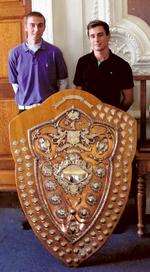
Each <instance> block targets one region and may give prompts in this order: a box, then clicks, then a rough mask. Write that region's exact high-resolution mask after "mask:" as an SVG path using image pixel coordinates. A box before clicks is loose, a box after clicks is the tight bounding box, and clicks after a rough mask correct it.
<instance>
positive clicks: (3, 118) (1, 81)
mask: <svg viewBox="0 0 150 272" xmlns="http://www.w3.org/2000/svg"><path fill="white" fill-rule="evenodd" d="M30 10H31V1H29V0H27V1H26V0H25V1H19V0H18V1H14V0H13V1H12V0H8V1H3V0H0V37H1V39H0V67H1V68H0V190H14V189H15V188H16V187H15V179H14V162H13V159H12V156H11V152H10V146H9V133H8V125H9V122H10V120H11V119H12V118H13V117H14V116H16V114H17V112H18V110H17V108H16V105H15V102H14V93H13V90H12V87H11V85H10V84H9V83H8V75H7V62H8V54H9V50H10V49H11V48H13V47H15V46H16V45H18V44H20V43H21V42H22V40H23V37H24V27H23V16H24V15H25V14H26V13H28V12H29V11H30Z"/></svg>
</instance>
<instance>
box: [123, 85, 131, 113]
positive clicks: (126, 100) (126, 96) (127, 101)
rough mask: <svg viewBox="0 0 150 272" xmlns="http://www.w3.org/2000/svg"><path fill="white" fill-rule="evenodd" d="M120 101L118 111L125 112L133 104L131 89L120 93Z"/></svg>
mask: <svg viewBox="0 0 150 272" xmlns="http://www.w3.org/2000/svg"><path fill="white" fill-rule="evenodd" d="M122 95H123V98H122V101H121V104H120V109H121V110H123V111H127V110H128V109H129V108H130V106H131V105H132V104H133V101H134V100H133V88H131V89H126V90H123V91H122Z"/></svg>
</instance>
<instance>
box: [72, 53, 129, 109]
mask: <svg viewBox="0 0 150 272" xmlns="http://www.w3.org/2000/svg"><path fill="white" fill-rule="evenodd" d="M73 83H74V84H75V85H76V86H81V87H82V89H83V90H85V91H88V92H90V93H92V94H94V95H95V96H96V97H98V98H99V99H100V100H101V101H102V102H104V103H107V104H110V105H113V106H116V107H119V105H120V99H121V92H122V90H124V89H130V88H133V86H134V83H133V75H132V70H131V67H130V65H129V64H128V62H126V61H125V60H123V59H122V58H120V57H119V56H117V55H115V54H113V53H112V52H111V51H110V55H109V58H108V59H107V60H104V61H102V62H101V63H100V65H98V62H97V59H96V57H95V56H94V53H93V52H92V53H89V54H87V55H85V56H83V57H81V58H80V59H79V60H78V63H77V67H76V72H75V77H74V81H73Z"/></svg>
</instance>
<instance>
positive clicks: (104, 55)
mask: <svg viewBox="0 0 150 272" xmlns="http://www.w3.org/2000/svg"><path fill="white" fill-rule="evenodd" d="M109 54H110V51H109V49H107V50H103V51H94V56H95V57H96V59H97V60H98V61H104V60H107V59H108V58H109Z"/></svg>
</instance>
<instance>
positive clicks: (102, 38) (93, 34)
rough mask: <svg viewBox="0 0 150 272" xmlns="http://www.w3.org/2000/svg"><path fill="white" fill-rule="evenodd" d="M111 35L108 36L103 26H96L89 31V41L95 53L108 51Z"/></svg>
mask: <svg viewBox="0 0 150 272" xmlns="http://www.w3.org/2000/svg"><path fill="white" fill-rule="evenodd" d="M109 39H110V35H106V32H105V30H104V28H103V26H96V27H94V28H91V29H90V30H89V40H90V43H91V48H92V50H93V51H95V52H96V51H97V52H98V51H99V52H101V51H103V50H105V49H108V42H109Z"/></svg>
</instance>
